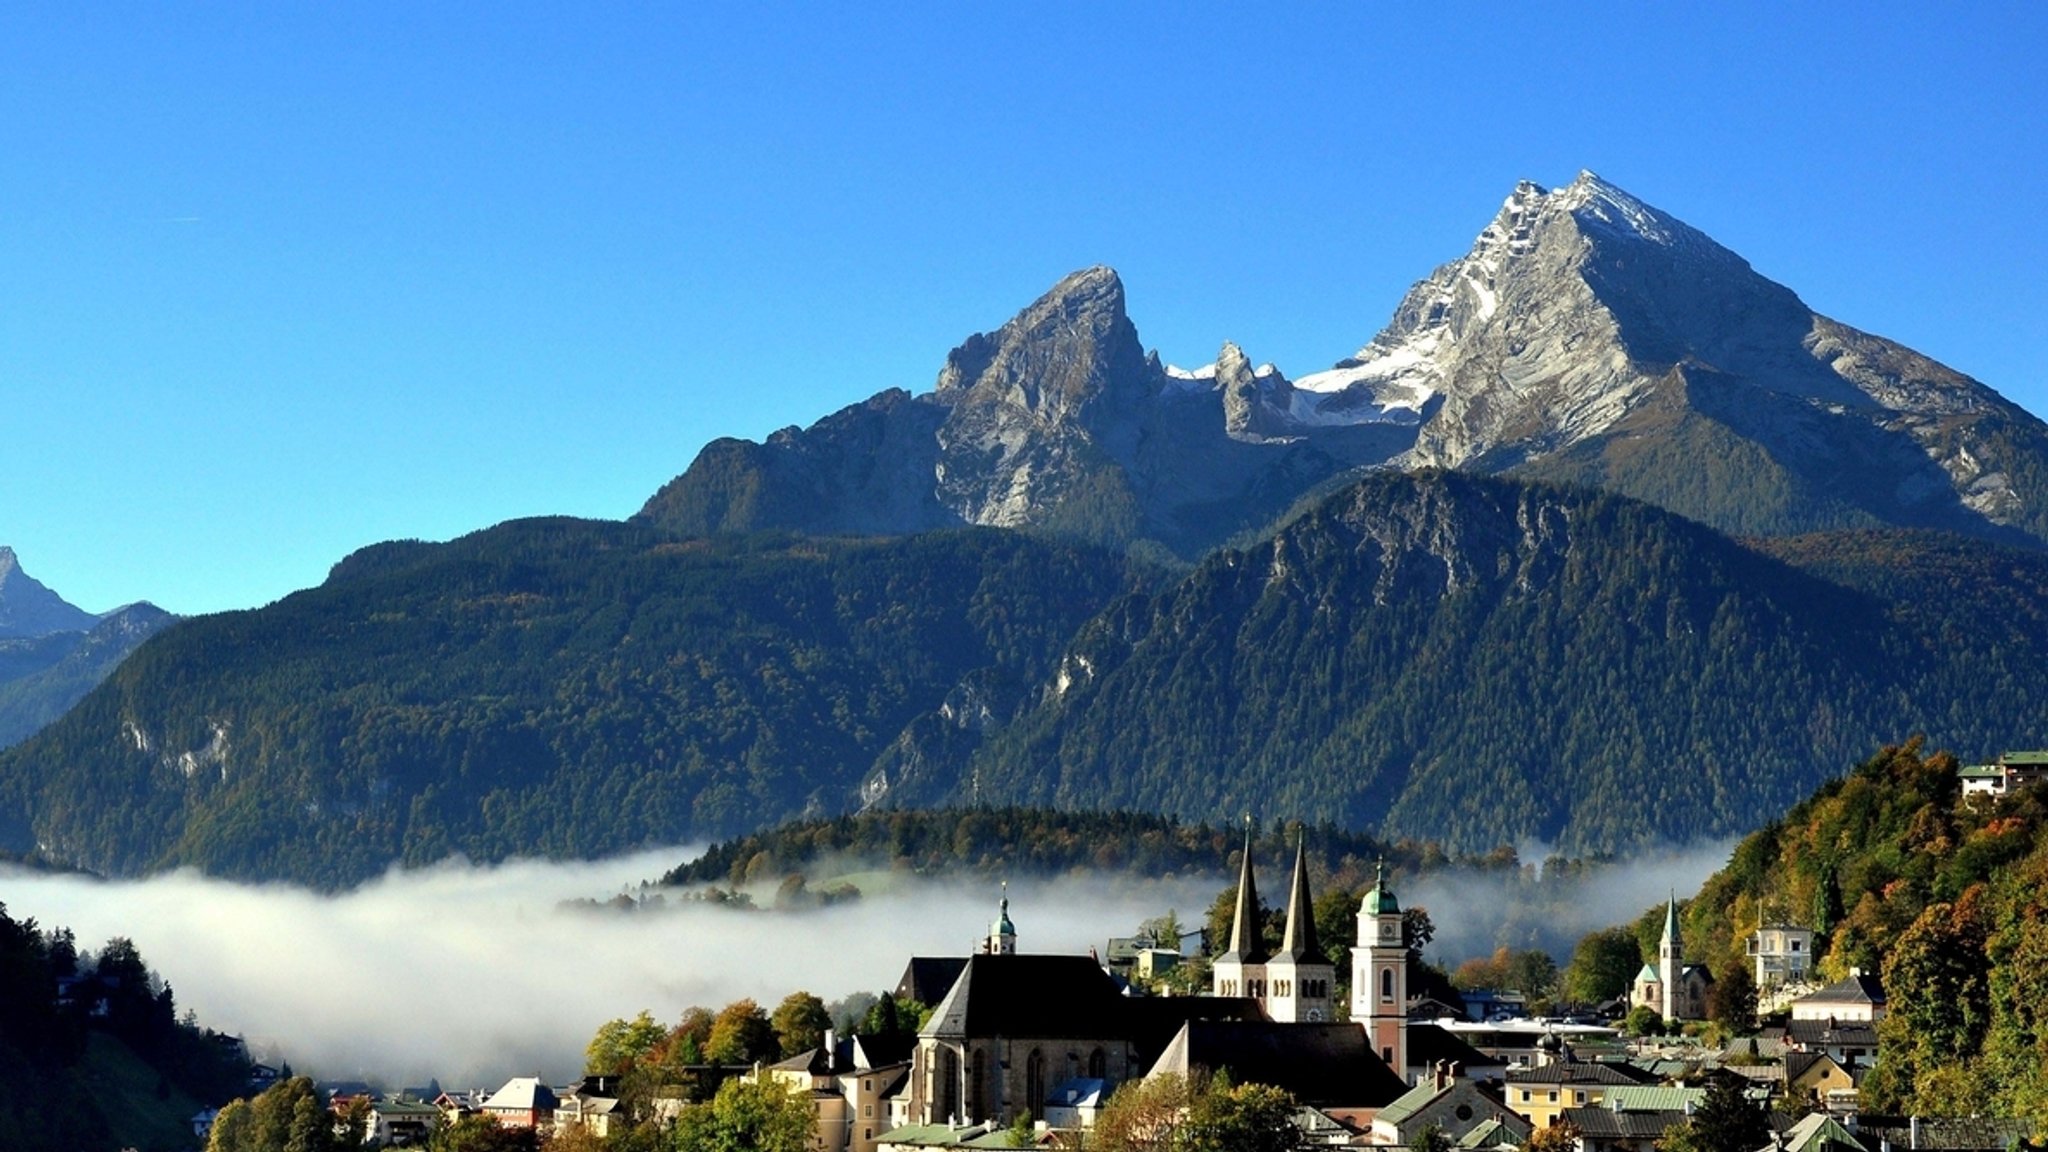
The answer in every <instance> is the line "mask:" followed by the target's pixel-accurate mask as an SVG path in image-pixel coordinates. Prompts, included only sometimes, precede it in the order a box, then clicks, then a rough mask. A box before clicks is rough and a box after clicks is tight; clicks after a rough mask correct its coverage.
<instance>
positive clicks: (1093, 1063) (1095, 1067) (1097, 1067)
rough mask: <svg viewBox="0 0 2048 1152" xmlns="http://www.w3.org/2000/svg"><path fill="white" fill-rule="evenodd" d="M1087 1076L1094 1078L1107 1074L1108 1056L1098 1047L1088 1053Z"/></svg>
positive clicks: (1102, 1077)
mask: <svg viewBox="0 0 2048 1152" xmlns="http://www.w3.org/2000/svg"><path fill="white" fill-rule="evenodd" d="M1088 1076H1089V1078H1090V1079H1094V1080H1102V1079H1106V1078H1107V1077H1108V1076H1109V1057H1108V1056H1107V1055H1106V1054H1104V1052H1103V1051H1102V1049H1100V1048H1097V1049H1096V1050H1095V1051H1093V1052H1090V1053H1089V1054H1088Z"/></svg>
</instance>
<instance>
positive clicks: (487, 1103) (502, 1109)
mask: <svg viewBox="0 0 2048 1152" xmlns="http://www.w3.org/2000/svg"><path fill="white" fill-rule="evenodd" d="M558 1103H560V1101H559V1100H558V1099H557V1098H556V1096H555V1090H554V1089H552V1088H550V1087H548V1086H547V1085H546V1084H543V1083H542V1082H541V1079H540V1077H539V1076H514V1077H513V1078H512V1079H510V1080H507V1081H505V1085H504V1087H502V1088H500V1089H498V1090H497V1091H496V1092H493V1093H491V1094H490V1095H489V1096H488V1097H486V1098H485V1099H484V1102H483V1104H482V1105H481V1106H480V1107H479V1108H478V1109H477V1110H478V1111H479V1112H482V1113H483V1114H484V1115H486V1116H489V1117H490V1118H491V1119H493V1120H496V1121H497V1122H498V1123H499V1124H500V1125H502V1126H504V1127H506V1128H546V1127H552V1126H553V1124H554V1121H555V1107H556V1105H557V1104H558Z"/></svg>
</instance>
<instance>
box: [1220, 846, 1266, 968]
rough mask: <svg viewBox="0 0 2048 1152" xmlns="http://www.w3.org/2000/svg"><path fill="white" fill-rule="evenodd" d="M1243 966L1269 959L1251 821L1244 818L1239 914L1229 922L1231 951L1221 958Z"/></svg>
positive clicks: (1238, 889)
mask: <svg viewBox="0 0 2048 1152" xmlns="http://www.w3.org/2000/svg"><path fill="white" fill-rule="evenodd" d="M1221 958H1222V959H1225V960H1236V961H1238V962H1239V963H1242V964H1259V963H1263V962H1264V961H1265V959H1266V946H1265V943H1264V941H1263V939H1262V933H1261V932H1260V926H1259V890H1258V888H1257V887H1256V886H1254V885H1253V884H1252V818H1251V817H1250V816H1249V815H1247V816H1246V817H1245V818H1244V861H1243V863H1242V865H1241V866H1240V867H1239V869H1238V876H1237V912H1236V914H1235V915H1233V916H1232V917H1231V919H1230V951H1229V952H1226V953H1224V954H1223V956H1222V957H1221Z"/></svg>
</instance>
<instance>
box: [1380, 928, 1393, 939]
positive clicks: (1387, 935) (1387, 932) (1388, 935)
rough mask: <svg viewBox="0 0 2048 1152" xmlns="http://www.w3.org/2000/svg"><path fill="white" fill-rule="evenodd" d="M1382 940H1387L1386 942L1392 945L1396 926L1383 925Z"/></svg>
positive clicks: (1381, 929)
mask: <svg viewBox="0 0 2048 1152" xmlns="http://www.w3.org/2000/svg"><path fill="white" fill-rule="evenodd" d="M1380 939H1382V940H1385V941H1388V942H1390V943H1391V942H1392V941H1393V939H1394V926H1393V925H1392V924H1382V925H1380Z"/></svg>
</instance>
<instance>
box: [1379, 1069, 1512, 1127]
mask: <svg viewBox="0 0 2048 1152" xmlns="http://www.w3.org/2000/svg"><path fill="white" fill-rule="evenodd" d="M1432 1124H1433V1125H1435V1126H1436V1127H1438V1128H1439V1129H1441V1130H1442V1131H1443V1134H1444V1135H1445V1136H1447V1137H1449V1138H1450V1139H1451V1140H1453V1141H1458V1140H1462V1139H1464V1138H1465V1137H1466V1136H1467V1135H1469V1134H1470V1133H1471V1132H1472V1131H1473V1130H1474V1129H1476V1128H1479V1127H1480V1126H1482V1125H1487V1126H1495V1125H1498V1126H1502V1127H1504V1128H1505V1131H1506V1138H1507V1139H1510V1140H1512V1141H1513V1142H1514V1143H1516V1144H1520V1143H1521V1142H1522V1141H1524V1140H1526V1139H1528V1137H1529V1134H1530V1133H1531V1132H1532V1131H1534V1129H1533V1128H1532V1127H1531V1125H1530V1124H1529V1122H1528V1121H1527V1120H1524V1119H1522V1118H1521V1117H1520V1116H1517V1115H1515V1114H1514V1113H1513V1112H1512V1111H1510V1110H1509V1109H1508V1107H1507V1103H1506V1101H1504V1100H1503V1099H1502V1098H1501V1097H1499V1096H1496V1095H1493V1094H1491V1093H1489V1092H1487V1091H1486V1090H1484V1089H1482V1088H1480V1087H1479V1086H1478V1085H1476V1084H1474V1083H1473V1082H1472V1081H1470V1080H1466V1079H1462V1078H1460V1077H1459V1076H1458V1075H1457V1073H1456V1069H1454V1068H1453V1067H1451V1066H1450V1065H1449V1064H1439V1065H1438V1066H1437V1067H1436V1068H1434V1069H1431V1070H1430V1073H1429V1075H1428V1076H1426V1077H1425V1078H1424V1079H1423V1080H1422V1081H1421V1082H1420V1083H1418V1084H1417V1085H1416V1086H1415V1087H1414V1088H1411V1089H1409V1090H1408V1091H1407V1092H1406V1093H1404V1094H1402V1095H1401V1096H1400V1097H1399V1098H1398V1099H1396V1100H1395V1101H1394V1102H1393V1103H1391V1104H1388V1105H1387V1106H1385V1107H1383V1108H1381V1109H1380V1110H1379V1111H1378V1112H1377V1113H1376V1114H1375V1115H1374V1116H1373V1118H1372V1129H1371V1139H1372V1142H1373V1143H1375V1144H1403V1145H1406V1144H1410V1143H1412V1142H1413V1141H1414V1139H1415V1136H1416V1134H1417V1133H1419V1132H1421V1131H1422V1130H1423V1129H1425V1128H1427V1127H1429V1126H1430V1125H1432Z"/></svg>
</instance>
